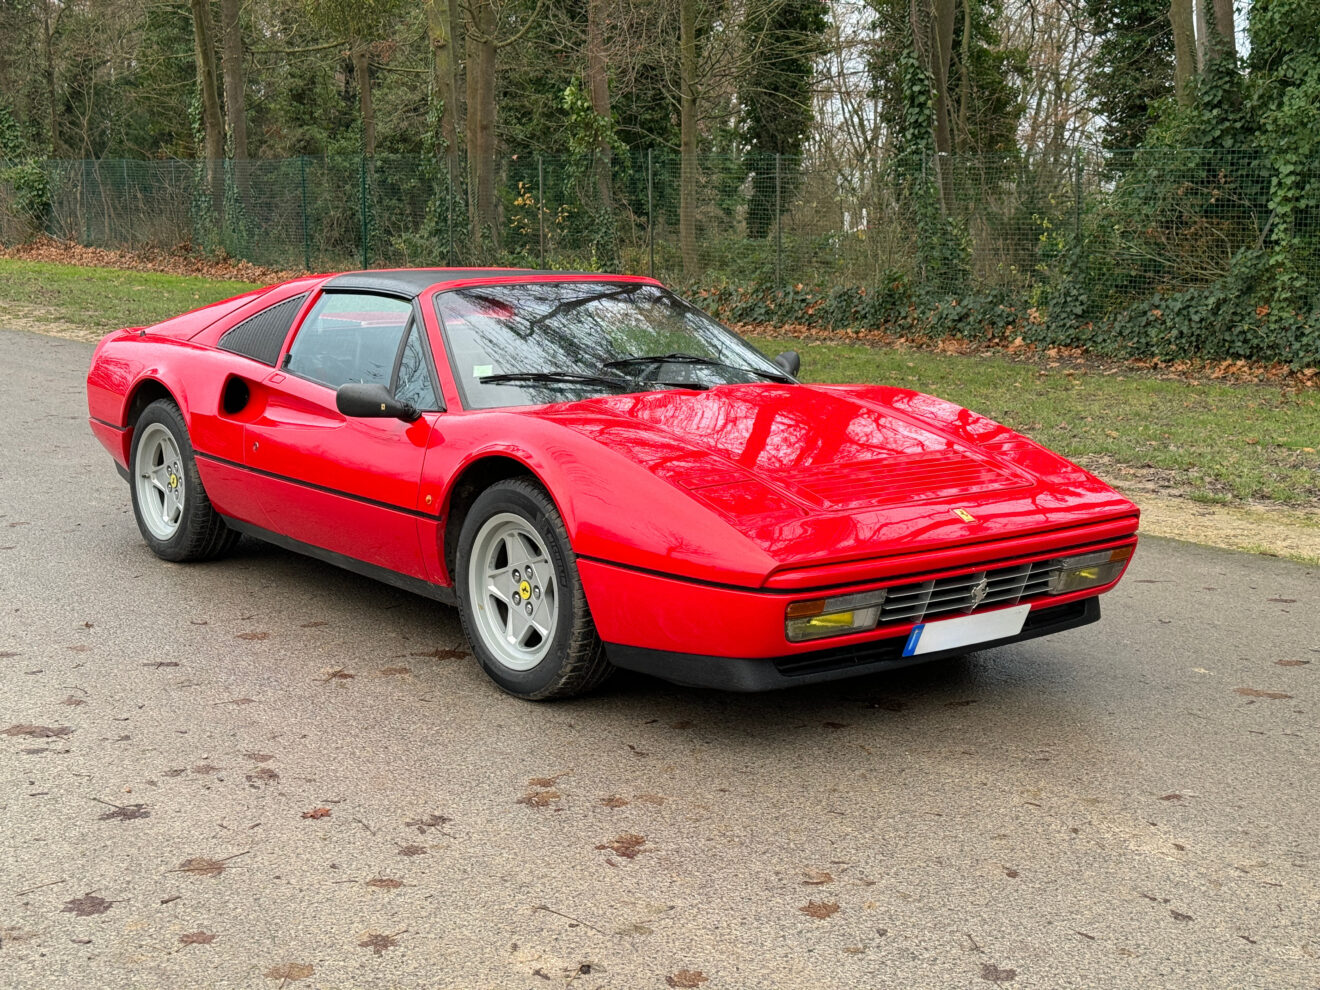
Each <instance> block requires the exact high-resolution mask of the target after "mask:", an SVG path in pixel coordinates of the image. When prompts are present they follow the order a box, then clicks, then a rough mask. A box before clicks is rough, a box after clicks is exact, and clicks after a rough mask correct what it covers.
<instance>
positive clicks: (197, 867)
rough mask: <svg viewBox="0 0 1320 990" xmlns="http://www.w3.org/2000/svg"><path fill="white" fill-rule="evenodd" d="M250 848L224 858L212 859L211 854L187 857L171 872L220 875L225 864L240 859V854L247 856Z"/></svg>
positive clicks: (209, 875) (205, 875) (223, 870)
mask: <svg viewBox="0 0 1320 990" xmlns="http://www.w3.org/2000/svg"><path fill="white" fill-rule="evenodd" d="M249 851H250V850H246V851H244V852H241V853H234V855H232V856H226V857H225V858H224V859H211V858H210V857H209V856H193V857H190V858H189V859H185V860H184V861H183V862H182V863H180V864H179V865H178V866H176V867H175V868H174V869H172V870H169V871H168V872H170V873H191V874H192V875H193V876H195V877H218V876H219V875H220V874H221V873H224V872H225V869H226V867H225V864H226V863H228V862H229V861H230V860H231V859H238V857H239V856H246V855H247V854H248V852H249Z"/></svg>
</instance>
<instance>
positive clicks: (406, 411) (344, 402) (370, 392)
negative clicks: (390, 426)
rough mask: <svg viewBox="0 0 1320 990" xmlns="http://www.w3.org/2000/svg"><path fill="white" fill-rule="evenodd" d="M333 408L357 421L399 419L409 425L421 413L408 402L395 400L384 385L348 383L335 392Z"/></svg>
mask: <svg viewBox="0 0 1320 990" xmlns="http://www.w3.org/2000/svg"><path fill="white" fill-rule="evenodd" d="M335 408H337V409H338V410H339V411H340V412H341V413H343V414H344V415H345V416H354V417H357V418H359V419H401V420H403V421H404V422H405V423H411V422H412V421H413V420H415V419H417V417H419V416H421V413H420V412H418V411H417V409H416V408H415V407H414V406H413V405H412V404H411V403H409V402H404V401H402V400H401V399H396V398H395V397H394V396H393V395H391V394H390V390H389V389H387V388H386V387H385V386H384V385H364V384H362V383H361V382H349V383H348V384H346V385H340V386H339V390H338V391H337V392H335Z"/></svg>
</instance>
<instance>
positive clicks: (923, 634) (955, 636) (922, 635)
mask: <svg viewBox="0 0 1320 990" xmlns="http://www.w3.org/2000/svg"><path fill="white" fill-rule="evenodd" d="M1030 611H1031V606H1030V605H1014V606H1012V607H1011V608H997V609H994V610H993V611H990V612H981V613H979V614H976V615H963V616H959V617H958V618H955V619H940V620H939V621H937V622H923V623H921V625H919V626H914V627H913V628H912V632H910V633H908V638H907V642H906V643H905V644H903V656H905V657H912V656H917V655H918V654H921V653H938V652H939V651H941V650H956V649H958V648H960V647H963V646H975V645H976V644H978V643H990V642H993V641H994V640H997V639H1008V638H1010V637H1012V636H1016V635H1017V634H1018V633H1020V632H1021V631H1022V627H1023V625H1024V624H1025V623H1026V621H1027V614H1028V613H1029V612H1030Z"/></svg>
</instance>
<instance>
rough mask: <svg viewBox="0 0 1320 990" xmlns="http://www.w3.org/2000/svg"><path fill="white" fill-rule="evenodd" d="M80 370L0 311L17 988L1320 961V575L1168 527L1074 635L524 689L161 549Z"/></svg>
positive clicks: (3, 916)
mask: <svg viewBox="0 0 1320 990" xmlns="http://www.w3.org/2000/svg"><path fill="white" fill-rule="evenodd" d="M90 353H91V351H90V347H88V346H87V345H85V344H79V343H75V342H69V341H58V340H53V339H48V338H44V337H39V336H36V335H31V334H23V333H12V332H0V369H3V384H2V385H0V452H2V453H3V460H2V461H0V985H3V986H4V987H33V988H38V987H39V988H50V987H61V988H63V987H134V988H137V987H168V988H179V987H189V986H209V987H253V988H255V987H272V988H273V987H278V986H282V985H287V986H291V987H312V986H320V987H462V988H485V987H495V988H505V987H508V988H533V990H535V988H540V987H555V986H566V985H570V984H571V985H572V986H573V987H575V988H579V990H588V988H603V987H612V988H633V987H638V988H644V987H666V986H680V987H689V986H690V987H697V986H700V987H704V988H706V990H717V988H740V990H742V988H758V987H812V988H832V987H867V988H871V987H902V988H927V987H931V988H934V987H941V988H942V987H970V988H975V987H981V986H985V985H986V984H987V982H1001V983H1012V984H1013V985H1014V986H1020V987H1047V988H1063V987H1079V988H1098V987H1116V988H1130V987H1142V988H1146V987H1196V988H1204V987H1233V988H1239V987H1271V988H1274V987H1278V988H1284V987H1286V988H1314V987H1317V986H1320V859H1317V850H1318V848H1320V837H1318V835H1317V825H1316V823H1317V818H1318V817H1320V788H1318V787H1317V757H1318V756H1320V727H1318V726H1317V720H1316V707H1315V698H1316V696H1317V687H1316V685H1317V678H1320V594H1318V592H1320V574H1318V573H1317V571H1316V570H1315V569H1313V568H1306V567H1302V566H1298V565H1294V564H1291V563H1288V562H1284V561H1280V560H1276V559H1271V558H1265V557H1254V556H1247V555H1241V554H1231V553H1222V552H1218V551H1214V550H1209V549H1204V548H1199V547H1195V546H1191V545H1186V544H1179V543H1173V542H1163V541H1158V540H1147V541H1146V542H1145V543H1144V544H1143V546H1142V547H1141V549H1140V550H1139V551H1138V555H1137V558H1136V561H1135V562H1134V564H1133V566H1132V569H1131V571H1130V573H1129V575H1128V577H1127V579H1126V581H1125V583H1124V585H1123V586H1122V587H1121V588H1120V589H1118V590H1117V591H1116V592H1114V593H1113V594H1111V595H1109V596H1108V597H1107V598H1106V599H1105V618H1104V619H1103V620H1102V621H1101V623H1100V624H1098V625H1096V626H1091V627H1088V628H1086V629H1081V630H1076V631H1073V632H1071V633H1066V634H1063V635H1061V636H1058V637H1055V638H1053V639H1047V640H1041V641H1036V642H1032V643H1027V644H1023V645H1021V646H1019V647H1015V648H1010V649H1004V650H1000V651H998V652H994V653H984V654H977V655H973V656H971V657H968V658H966V659H963V660H959V661H954V662H946V663H942V664H937V665H933V666H929V667H926V668H917V669H914V670H910V671H905V672H899V673H897V674H894V675H890V676H883V677H875V678H870V679H866V680H860V681H853V682H845V683H843V684H834V685H825V686H821V687H818V688H809V689H803V690H797V691H792V692H783V693H776V694H770V695H759V696H732V695H723V694H717V693H710V692H701V691H694V690H685V689H678V688H674V687H670V686H668V685H665V684H663V683H660V682H657V681H652V680H648V679H645V678H642V677H629V678H620V679H617V680H615V681H614V682H612V683H611V685H610V686H608V687H607V688H606V689H605V690H603V691H602V693H600V694H598V695H596V696H593V697H589V698H585V699H580V700H577V701H574V702H570V703H558V704H549V705H535V704H528V703H525V702H520V701H516V700H514V699H512V698H509V697H507V696H505V695H502V694H501V693H500V692H499V691H497V690H496V689H495V688H494V687H493V686H492V685H491V684H490V683H489V682H488V681H487V680H486V678H485V677H484V675H482V674H481V672H480V671H479V670H478V669H477V667H476V666H475V664H474V662H473V660H472V659H471V657H468V656H466V646H465V643H464V640H463V637H462V633H461V632H460V630H459V627H458V623H457V621H456V617H455V614H454V613H453V612H452V611H450V610H448V609H446V608H444V607H441V606H438V605H435V604H434V603H430V602H427V601H425V600H422V599H420V598H415V597H413V596H411V595H408V594H405V593H403V592H398V591H394V590H392V589H389V588H387V587H384V586H383V585H379V584H376V583H373V582H371V581H369V580H367V579H365V578H359V577H356V576H353V575H350V574H347V573H345V572H342V571H339V570H336V569H334V568H331V567H329V566H326V565H322V564H319V563H315V562H312V561H310V560H306V559H304V558H300V557H298V556H295V555H292V554H289V553H285V552H283V551H279V550H275V549H272V548H268V547H266V546H263V545H260V544H257V543H248V542H246V541H245V542H244V543H243V544H242V545H241V547H240V549H239V551H238V553H237V554H236V556H234V557H233V558H231V559H228V560H225V561H223V562H218V563H213V564H207V565H191V566H189V565H184V566H180V565H173V564H167V563H163V562H161V561H159V560H157V559H156V558H155V557H153V556H152V555H151V554H150V553H149V552H148V551H147V550H146V548H145V546H144V545H143V543H142V541H141V539H140V538H139V536H138V533H137V530H136V527H135V526H134V523H133V517H132V514H131V511H130V509H129V498H128V490H127V486H126V485H125V484H124V483H123V482H122V481H120V479H119V478H118V476H117V475H116V474H115V472H114V470H113V468H112V466H111V463H110V459H109V457H108V456H106V455H105V453H104V452H103V451H102V450H101V449H100V447H99V446H98V445H97V444H96V443H95V442H94V440H93V439H92V437H91V436H90V434H89V432H88V430H87V427H86V423H85V420H84V415H85V406H84V400H83V385H82V379H83V375H84V373H85V370H86V365H87V361H88V358H89V355H90ZM1262 692H1264V693H1262ZM25 726H27V727H46V728H48V729H51V730H54V732H55V733H56V734H47V735H45V736H44V737H42V734H41V731H40V729H39V728H37V729H29V730H28V731H29V733H31V732H36V733H37V734H36V735H32V734H22V733H23V727H25ZM318 809H324V810H323V811H322V810H318ZM703 981H704V982H703Z"/></svg>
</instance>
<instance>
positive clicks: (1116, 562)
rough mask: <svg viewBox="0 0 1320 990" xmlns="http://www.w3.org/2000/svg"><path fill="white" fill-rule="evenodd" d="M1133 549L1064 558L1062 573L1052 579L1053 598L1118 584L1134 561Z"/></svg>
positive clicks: (1061, 566) (1118, 549) (1061, 564)
mask: <svg viewBox="0 0 1320 990" xmlns="http://www.w3.org/2000/svg"><path fill="white" fill-rule="evenodd" d="M1132 550H1133V545H1132V544H1130V543H1129V544H1128V545H1127V546H1122V547H1115V548H1114V549H1112V550H1098V551H1096V552H1095V553H1084V554H1080V555H1078V556H1076V557H1064V558H1063V559H1062V560H1060V561H1059V569H1058V570H1056V571H1055V572H1054V573H1053V574H1051V575H1050V589H1049V590H1050V594H1051V595H1066V594H1068V593H1069V592H1071V591H1085V590H1086V589H1087V588H1099V587H1101V586H1102V585H1106V584H1109V583H1110V582H1111V581H1115V580H1117V578H1118V576H1119V575H1120V574H1122V573H1123V567H1124V565H1125V564H1126V563H1127V562H1128V560H1130V559H1131V557H1132Z"/></svg>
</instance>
